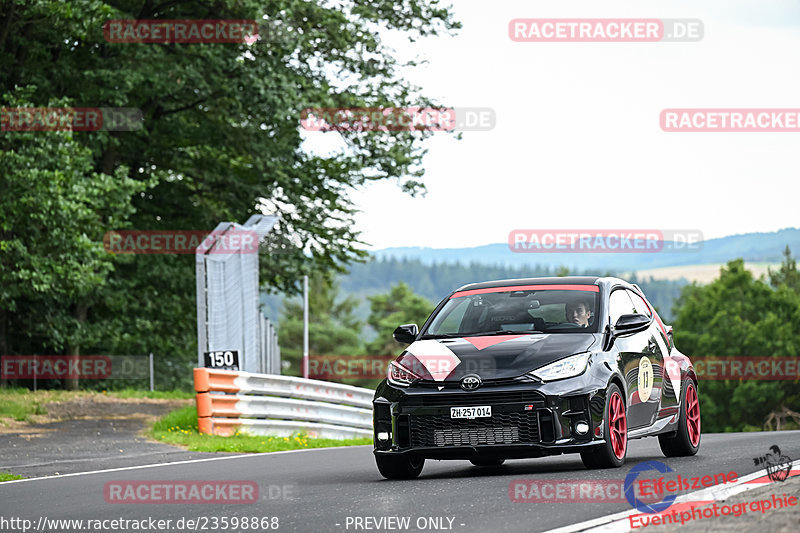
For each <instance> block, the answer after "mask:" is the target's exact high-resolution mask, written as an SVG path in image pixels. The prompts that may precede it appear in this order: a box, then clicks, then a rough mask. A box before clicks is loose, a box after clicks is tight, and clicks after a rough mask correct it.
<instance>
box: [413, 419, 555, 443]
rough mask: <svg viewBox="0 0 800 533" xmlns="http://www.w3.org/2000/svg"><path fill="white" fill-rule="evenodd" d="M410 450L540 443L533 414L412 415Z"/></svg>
mask: <svg viewBox="0 0 800 533" xmlns="http://www.w3.org/2000/svg"><path fill="white" fill-rule="evenodd" d="M409 418H410V422H411V427H410V429H411V445H412V446H413V447H415V448H416V447H437V446H438V447H443V446H469V445H472V446H477V445H490V444H519V443H534V442H539V429H538V425H537V416H536V411H525V412H520V413H499V414H493V415H492V417H491V418H476V419H474V420H462V419H451V418H448V417H447V416H446V415H412V416H410V417H409Z"/></svg>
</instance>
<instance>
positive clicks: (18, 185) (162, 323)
mask: <svg viewBox="0 0 800 533" xmlns="http://www.w3.org/2000/svg"><path fill="white" fill-rule="evenodd" d="M111 19H165V20H175V19H255V20H258V21H264V22H265V24H268V25H269V26H270V27H271V28H273V29H275V30H276V31H275V32H270V33H269V34H268V35H266V36H265V38H264V40H262V41H259V42H256V43H254V44H252V45H250V44H245V43H241V44H231V43H227V44H226V43H220V44H174V43H173V44H147V43H111V42H107V41H106V40H105V39H104V36H103V25H104V23H105V22H107V21H108V20H111ZM458 26H459V25H458V23H456V22H455V21H453V19H452V17H451V15H450V13H449V11H448V9H446V8H445V7H443V6H442V4H441V2H439V1H438V0H433V1H430V0H403V1H401V2H396V1H389V0H379V1H373V0H370V1H366V0H344V1H342V2H335V3H334V2H327V1H324V2H310V1H307V0H266V1H264V0H215V1H214V2H195V1H189V0H183V1H181V0H177V1H170V2H153V1H151V0H113V1H112V0H107V1H102V0H75V1H71V2H63V1H61V0H11V1H6V2H3V3H0V95H3V96H2V99H1V100H0V107H15V106H34V107H43V106H47V105H71V106H75V107H132V108H138V109H141V110H142V113H143V117H144V120H143V127H142V128H141V129H139V130H136V131H96V132H83V133H75V134H71V133H70V134H48V133H41V132H37V133H26V134H22V133H19V134H18V133H9V132H4V133H3V135H2V136H0V154H2V157H3V158H4V161H5V163H6V164H4V166H3V172H2V183H0V185H2V186H3V199H2V200H0V201H2V202H3V204H4V208H7V209H8V210H9V211H8V213H6V214H4V218H3V221H4V222H3V228H2V231H3V234H2V237H1V239H2V247H1V248H0V251H1V252H2V257H0V262H2V265H3V271H4V272H3V274H2V275H3V276H4V281H5V282H7V283H4V287H3V289H2V293H0V294H1V295H2V296H0V333H4V336H3V335H0V337H3V339H4V342H5V344H6V346H5V347H6V348H7V350H6V351H5V353H25V352H29V353H30V352H39V353H60V352H64V351H67V350H69V349H70V348H69V346H70V344H72V345H74V346H80V347H81V350H82V351H83V352H84V353H91V352H94V353H123V354H124V353H127V354H135V353H136V354H141V353H146V352H148V351H154V352H156V354H157V356H158V360H157V370H159V372H158V374H159V376H164V375H170V371H169V368H167V367H165V366H163V365H164V364H165V363H164V361H163V359H165V358H167V359H170V358H172V359H179V360H181V361H189V362H191V361H192V360H193V358H194V356H195V353H196V351H195V350H196V341H195V325H194V313H195V302H194V299H195V296H194V293H195V290H194V262H193V258H192V257H191V256H177V257H175V256H172V257H170V256H153V255H149V256H137V257H109V256H104V255H103V251H102V249H101V247H100V245H99V243H100V242H101V240H100V239H101V237H102V234H103V233H104V231H108V230H113V229H121V228H124V227H129V228H131V229H137V230H185V229H191V230H211V229H213V228H214V227H215V226H216V224H217V223H218V222H220V221H222V220H230V221H238V222H241V221H244V220H246V219H247V218H248V216H249V215H251V214H254V213H259V212H271V213H275V214H278V215H280V217H281V222H280V225H279V227H278V229H277V231H278V232H279V233H280V234H281V235H282V236H283V237H284V238H285V239H286V240H287V241H289V242H292V243H294V245H295V247H294V249H293V250H290V253H282V254H274V255H271V256H269V257H268V258H265V260H263V261H262V267H261V280H262V282H264V284H265V285H266V286H267V287H268V288H270V289H272V290H276V289H279V290H282V291H285V292H286V293H288V294H295V293H296V292H297V290H298V284H297V280H298V279H300V278H301V277H302V275H303V274H309V273H322V274H323V275H325V276H331V275H333V274H335V273H336V272H342V271H344V269H345V267H346V265H347V264H348V263H350V262H353V261H357V260H360V259H361V258H362V257H363V255H364V254H363V252H361V251H360V249H359V248H358V246H359V244H360V243H359V236H358V234H357V232H356V231H354V229H353V216H354V213H355V210H356V207H355V206H354V205H353V203H352V202H351V200H350V197H349V195H350V192H351V191H352V190H354V189H355V188H358V187H360V186H362V185H363V184H365V183H367V182H370V181H376V180H385V179H390V180H395V181H397V183H398V184H399V186H400V187H402V188H403V189H404V190H406V191H408V192H410V193H416V192H419V191H422V190H423V189H424V188H423V185H422V183H421V181H420V179H421V177H422V173H423V172H422V170H421V165H420V163H421V158H422V156H423V154H424V151H423V150H422V148H421V143H420V141H421V140H422V139H423V138H424V137H425V136H426V135H428V134H426V133H419V132H370V133H368V134H359V133H353V132H342V133H332V134H326V135H339V136H341V141H342V146H343V147H342V149H341V150H339V151H337V152H335V153H332V154H325V155H319V154H315V153H313V152H311V151H309V150H306V149H305V148H304V146H303V143H304V140H305V139H306V138H307V136H308V135H311V134H304V133H303V132H301V131H300V128H299V124H300V117H301V112H302V110H303V109H306V108H309V107H381V106H382V107H407V106H421V107H429V106H434V105H435V103H434V102H432V101H431V100H430V99H428V98H426V97H424V96H423V95H421V94H420V91H419V89H418V88H417V87H415V86H413V85H412V84H410V83H408V82H407V81H405V80H403V79H401V78H400V77H399V76H398V74H397V72H398V68H400V67H401V66H402V65H401V64H400V63H398V61H397V59H395V55H396V54H395V52H394V51H393V50H391V49H390V48H388V47H387V46H386V45H385V44H384V43H383V41H382V40H381V33H380V32H381V30H382V29H388V30H393V31H397V32H405V34H407V35H408V36H409V38H411V39H415V38H418V37H420V36H426V35H436V34H438V33H441V32H450V31H452V30H454V29H456V28H458ZM19 94H24V95H25V98H24V99H20V97H19V96H18V95H19ZM315 135H322V134H315ZM9 164H11V165H14V166H16V168H15V169H14V170H13V172H12V173H10V174H9V173H7V172H6V169H8V168H9V166H8V165H9ZM26 183H29V184H30V187H27V188H25V184H26ZM7 185H8V186H7ZM23 189H25V190H23ZM23 200H24V201H23ZM56 211H60V212H59V213H56ZM78 211H80V212H78ZM37 217H47V218H48V219H49V221H48V227H47V229H45V228H44V226H43V224H42V222H41V221H40V220H37ZM26 226H30V228H28V227H26ZM12 315H13V316H12ZM68 315H69V317H68ZM30 317H36V319H35V320H31V319H30ZM76 321H77V322H76ZM71 326H74V327H71ZM173 362H174V361H173ZM170 364H172V363H170ZM175 368H180V365H177V367H175ZM182 372H183V371H182V370H176V371H175V372H173V374H174V375H176V376H177V375H179V374H181V373H182ZM188 379H189V378H188V376H185V381H186V380H188ZM166 385H167V386H169V383H166Z"/></svg>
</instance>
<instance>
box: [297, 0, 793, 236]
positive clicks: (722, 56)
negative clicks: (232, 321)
mask: <svg viewBox="0 0 800 533" xmlns="http://www.w3.org/2000/svg"><path fill="white" fill-rule="evenodd" d="M698 4H700V3H699V2H688V1H676V0H673V1H663V0H661V1H652V0H636V1H629V2H622V1H604V2H597V1H583V0H577V1H571V2H564V1H563V0H562V1H545V0H537V1H535V2H532V1H530V0H496V1H494V2H485V1H478V0H455V15H456V18H457V19H458V20H460V21H461V22H462V23H463V25H464V28H463V29H462V30H461V31H460V32H459V34H458V35H457V36H455V37H447V36H445V37H438V38H433V39H427V40H425V41H423V42H418V43H412V44H409V43H407V42H405V43H404V42H402V41H397V42H393V44H394V46H395V47H396V48H397V49H398V50H399V51H400V52H401V53H402V54H403V56H404V57H410V56H413V55H415V54H416V55H418V56H419V57H422V58H426V59H428V60H429V61H430V63H429V65H428V66H427V67H423V68H418V69H415V70H414V71H411V72H409V73H408V77H409V79H411V81H413V82H414V83H416V84H418V85H420V86H421V87H422V88H423V92H424V94H426V95H428V96H431V97H434V98H436V99H438V101H440V102H441V103H442V104H443V105H445V106H448V107H490V108H493V109H494V110H495V111H496V114H497V125H496V127H495V128H494V129H493V130H492V131H488V132H487V131H483V132H481V131H476V132H466V133H465V134H464V139H463V140H461V141H456V140H455V139H453V138H452V135H449V134H446V133H436V134H434V135H433V137H432V138H431V139H429V140H428V141H427V142H426V146H427V148H429V150H430V151H429V153H428V155H427V156H426V157H425V160H424V166H425V168H426V175H425V178H424V181H425V183H426V185H427V186H428V194H427V196H425V197H423V198H416V199H413V198H410V197H409V196H407V195H405V194H403V193H402V192H401V191H400V190H399V188H398V187H397V185H395V184H394V183H390V182H386V183H378V184H373V185H371V186H369V187H368V188H366V189H365V190H363V191H359V192H358V193H356V194H355V195H354V196H353V198H354V200H355V201H356V202H357V204H358V206H359V207H360V209H361V210H362V213H360V215H359V216H358V218H357V224H358V228H359V229H361V230H362V231H363V237H364V239H365V240H367V241H368V242H369V243H370V244H371V245H372V248H375V249H378V248H386V247H393V246H428V247H434V248H449V247H467V246H478V245H482V244H487V243H495V242H504V241H505V240H506V239H507V236H508V233H509V231H511V230H512V229H515V228H539V229H554V228H572V229H593V228H596V229H610V228H614V229H617V228H657V229H679V228H680V229H683V228H692V229H698V230H700V231H702V232H703V234H704V235H705V237H706V238H714V237H721V236H725V235H731V234H736V233H746V232H752V231H774V230H777V229H781V228H785V227H792V226H800V217H798V208H797V206H798V195H797V193H798V191H800V185H798V180H800V173H798V157H800V150H798V148H799V147H800V146H799V144H800V133H666V132H663V131H661V129H660V127H659V113H660V112H661V110H662V109H665V108H676V107H713V108H719V107H734V108H755V107H760V108H764V107H783V108H800V57H799V56H800V1H798V0H793V1H789V0H776V1H769V0H767V1H765V0H754V1H750V2H744V1H737V0H704V2H702V4H703V5H698ZM593 17H594V18H662V19H663V18H696V19H701V20H702V21H703V23H704V30H705V35H704V38H703V40H702V41H700V42H689V43H675V42H658V43H518V42H513V41H511V39H510V38H509V36H508V23H509V21H510V20H511V19H514V18H593ZM313 135H315V136H319V135H337V134H335V133H326V134H323V133H314V134H313Z"/></svg>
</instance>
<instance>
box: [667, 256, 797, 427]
mask: <svg viewBox="0 0 800 533" xmlns="http://www.w3.org/2000/svg"><path fill="white" fill-rule="evenodd" d="M675 314H676V316H677V319H676V320H675V327H674V332H675V344H676V346H677V347H678V349H679V350H681V351H682V352H684V353H686V354H687V355H689V356H691V357H705V356H719V357H735V356H745V357H761V356H775V357H798V355H800V295H798V294H797V293H795V292H793V291H790V290H787V289H785V287H784V288H781V289H779V290H774V289H772V288H771V287H770V286H769V285H767V284H766V283H765V282H764V281H761V280H757V279H754V278H753V275H752V273H751V272H750V271H748V270H746V269H745V268H744V262H743V261H742V260H741V259H737V260H735V261H731V262H729V263H728V264H727V266H725V267H722V268H721V271H720V276H719V278H717V279H716V280H714V281H713V282H712V283H710V284H708V285H705V286H700V285H697V284H692V285H689V286H686V287H684V289H683V291H682V294H681V297H680V299H679V301H678V304H677V307H676V309H675ZM699 390H700V399H701V413H702V417H703V426H704V430H707V431H741V430H743V429H755V428H760V427H761V426H762V424H763V423H764V420H765V419H766V417H767V416H768V414H769V413H770V412H771V411H773V410H775V409H777V408H779V407H780V406H782V405H786V406H788V407H790V408H793V409H794V410H797V407H798V405H799V402H800V386H798V384H797V382H786V381H781V382H777V381H743V382H740V381H732V380H729V381H713V380H704V381H701V382H700V385H699Z"/></svg>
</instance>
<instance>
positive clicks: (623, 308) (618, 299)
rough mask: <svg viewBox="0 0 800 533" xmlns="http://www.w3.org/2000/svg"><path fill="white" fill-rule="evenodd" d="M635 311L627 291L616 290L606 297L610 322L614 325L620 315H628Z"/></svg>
mask: <svg viewBox="0 0 800 533" xmlns="http://www.w3.org/2000/svg"><path fill="white" fill-rule="evenodd" d="M635 312H636V308H635V307H634V306H633V302H631V299H630V298H629V297H628V291H626V290H616V291H614V292H612V293H611V296H609V298H608V314H609V315H610V316H611V324H612V325H614V324H616V323H617V320H619V317H621V316H622V315H630V314H632V313H635Z"/></svg>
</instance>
